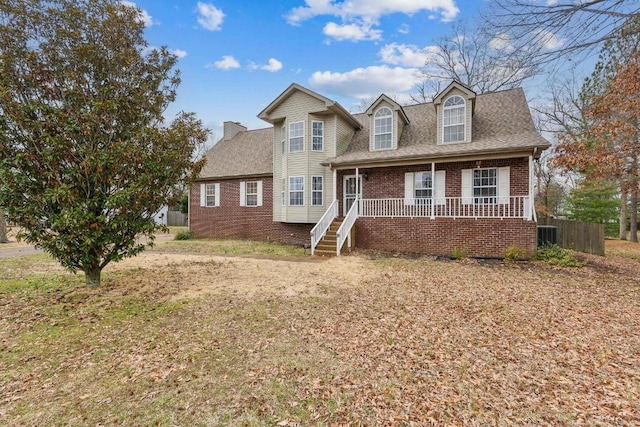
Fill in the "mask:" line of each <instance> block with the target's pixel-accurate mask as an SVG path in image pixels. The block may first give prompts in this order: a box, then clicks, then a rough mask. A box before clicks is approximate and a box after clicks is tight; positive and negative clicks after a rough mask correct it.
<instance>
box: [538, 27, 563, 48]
mask: <svg viewBox="0 0 640 427" xmlns="http://www.w3.org/2000/svg"><path fill="white" fill-rule="evenodd" d="M538 43H540V45H541V46H542V47H543V48H545V49H548V50H553V49H557V48H559V47H560V46H562V45H563V44H564V40H562V39H560V38H558V36H556V35H555V34H553V33H552V32H551V31H549V30H540V31H539V32H538Z"/></svg>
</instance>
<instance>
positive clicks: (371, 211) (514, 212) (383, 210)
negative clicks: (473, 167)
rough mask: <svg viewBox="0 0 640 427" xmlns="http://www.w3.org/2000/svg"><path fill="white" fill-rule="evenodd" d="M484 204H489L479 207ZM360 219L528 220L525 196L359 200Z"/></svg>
mask: <svg viewBox="0 0 640 427" xmlns="http://www.w3.org/2000/svg"><path fill="white" fill-rule="evenodd" d="M484 201H487V202H489V203H483V202H484ZM360 207H361V209H360V216H362V217H373V218H375V217H412V218H413V217H429V218H522V219H527V220H531V219H532V207H531V204H530V197H529V196H512V197H508V198H507V197H491V198H486V197H484V198H474V197H469V198H466V197H465V198H463V197H442V198H436V199H361V200H360Z"/></svg>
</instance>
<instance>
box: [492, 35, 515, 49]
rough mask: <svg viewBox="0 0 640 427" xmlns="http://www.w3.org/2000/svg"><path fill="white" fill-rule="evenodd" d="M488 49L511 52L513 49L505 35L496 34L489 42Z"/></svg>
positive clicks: (509, 39) (511, 43)
mask: <svg viewBox="0 0 640 427" xmlns="http://www.w3.org/2000/svg"><path fill="white" fill-rule="evenodd" d="M489 47H490V48H491V49H493V50H503V51H511V50H513V49H514V47H513V42H512V41H511V38H510V37H509V36H508V35H507V34H496V36H495V37H493V38H492V39H491V40H490V41H489Z"/></svg>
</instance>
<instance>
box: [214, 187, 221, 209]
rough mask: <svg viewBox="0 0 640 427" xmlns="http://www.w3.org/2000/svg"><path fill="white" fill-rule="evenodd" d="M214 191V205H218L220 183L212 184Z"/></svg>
mask: <svg viewBox="0 0 640 427" xmlns="http://www.w3.org/2000/svg"><path fill="white" fill-rule="evenodd" d="M214 191H215V196H216V203H215V205H214V206H220V183H216V184H214Z"/></svg>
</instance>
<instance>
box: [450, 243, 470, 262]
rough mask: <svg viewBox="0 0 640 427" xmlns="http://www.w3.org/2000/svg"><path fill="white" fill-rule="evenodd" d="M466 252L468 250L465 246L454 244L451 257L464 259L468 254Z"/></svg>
mask: <svg viewBox="0 0 640 427" xmlns="http://www.w3.org/2000/svg"><path fill="white" fill-rule="evenodd" d="M466 254H467V251H465V250H464V249H463V248H459V247H457V246H454V247H453V249H452V252H451V258H453V259H462V258H464V257H465V256H466Z"/></svg>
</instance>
